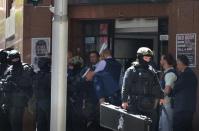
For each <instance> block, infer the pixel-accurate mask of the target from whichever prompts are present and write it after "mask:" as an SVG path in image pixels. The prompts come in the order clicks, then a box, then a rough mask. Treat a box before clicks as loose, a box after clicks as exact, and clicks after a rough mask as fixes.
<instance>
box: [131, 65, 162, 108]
mask: <svg viewBox="0 0 199 131" xmlns="http://www.w3.org/2000/svg"><path fill="white" fill-rule="evenodd" d="M134 73H136V75H135V77H134V79H135V80H134V82H133V85H132V88H131V105H132V106H134V107H133V108H136V110H137V111H138V112H150V111H151V110H153V109H155V108H156V107H157V104H158V100H159V98H161V97H162V95H163V93H162V91H161V87H160V84H159V82H158V79H157V75H156V74H155V72H153V71H152V70H149V69H144V68H139V67H136V66H135V72H134Z"/></svg>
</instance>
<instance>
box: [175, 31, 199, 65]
mask: <svg viewBox="0 0 199 131" xmlns="http://www.w3.org/2000/svg"><path fill="white" fill-rule="evenodd" d="M178 55H186V56H187V57H188V59H189V62H190V65H189V66H190V67H196V33H188V34H176V57H177V56H178Z"/></svg>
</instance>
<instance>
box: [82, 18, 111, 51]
mask: <svg viewBox="0 0 199 131" xmlns="http://www.w3.org/2000/svg"><path fill="white" fill-rule="evenodd" d="M111 27H112V25H111V22H103V21H84V26H83V28H84V29H83V30H84V48H85V49H84V50H85V52H86V53H88V52H90V51H93V50H96V51H98V52H99V53H100V52H101V51H102V50H103V49H106V48H108V47H110V39H111V37H112V34H113V33H112V32H111Z"/></svg>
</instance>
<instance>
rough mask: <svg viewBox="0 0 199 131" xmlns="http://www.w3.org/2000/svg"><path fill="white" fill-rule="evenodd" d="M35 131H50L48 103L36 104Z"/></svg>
mask: <svg viewBox="0 0 199 131" xmlns="http://www.w3.org/2000/svg"><path fill="white" fill-rule="evenodd" d="M36 119H37V122H36V124H37V131H50V102H49V101H46V102H39V103H37V112H36Z"/></svg>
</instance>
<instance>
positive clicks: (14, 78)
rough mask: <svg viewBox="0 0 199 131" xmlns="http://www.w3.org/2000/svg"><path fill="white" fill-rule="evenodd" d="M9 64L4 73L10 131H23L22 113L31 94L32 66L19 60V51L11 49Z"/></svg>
mask: <svg viewBox="0 0 199 131" xmlns="http://www.w3.org/2000/svg"><path fill="white" fill-rule="evenodd" d="M8 61H9V64H10V65H11V66H10V67H9V69H8V72H7V73H6V82H7V83H8V85H7V88H8V89H7V90H9V95H10V97H9V98H10V99H9V119H10V123H11V131H23V114H24V110H25V107H26V106H27V102H28V100H29V98H30V97H31V95H32V75H33V70H32V68H31V67H30V66H29V65H28V64H25V63H22V62H21V57H20V53H19V52H18V51H17V50H11V51H10V52H9V55H8Z"/></svg>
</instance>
